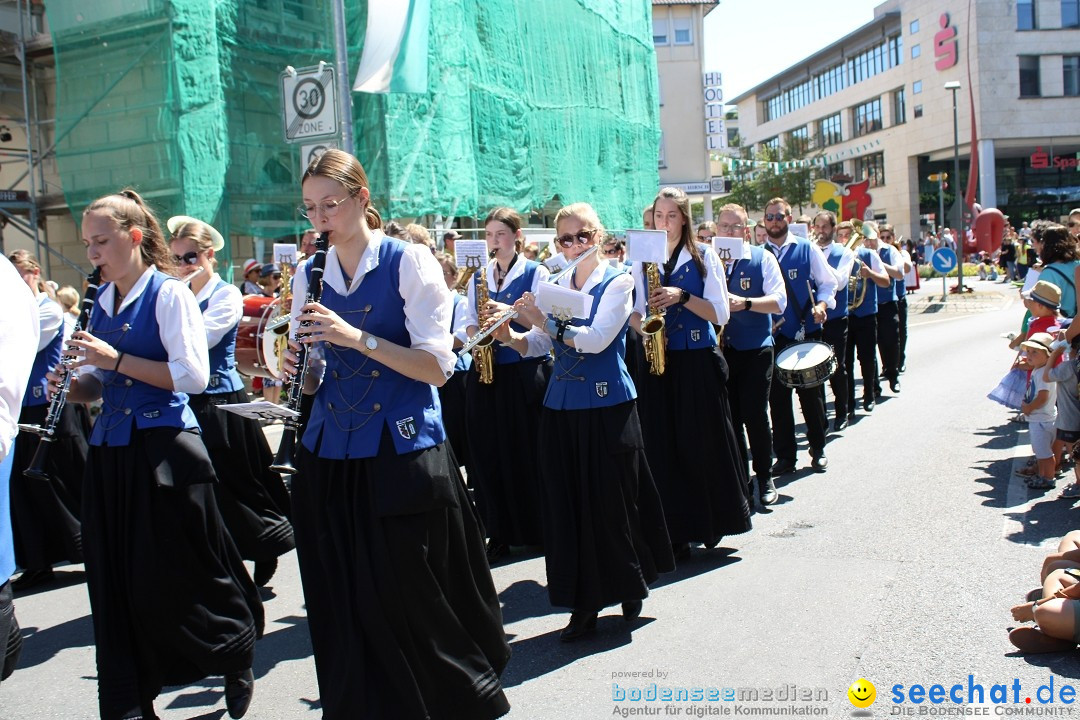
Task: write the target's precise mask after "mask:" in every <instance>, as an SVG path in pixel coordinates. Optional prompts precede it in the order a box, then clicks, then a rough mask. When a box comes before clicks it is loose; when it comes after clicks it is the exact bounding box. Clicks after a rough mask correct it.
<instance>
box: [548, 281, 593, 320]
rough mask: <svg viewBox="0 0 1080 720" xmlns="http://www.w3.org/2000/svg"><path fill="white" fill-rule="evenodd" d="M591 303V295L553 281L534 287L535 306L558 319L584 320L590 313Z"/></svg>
mask: <svg viewBox="0 0 1080 720" xmlns="http://www.w3.org/2000/svg"><path fill="white" fill-rule="evenodd" d="M592 304H593V296H592V295H590V294H588V293H583V292H579V291H577V290H571V289H570V288H565V287H563V286H562V285H556V284H555V283H540V285H539V286H538V287H537V289H536V306H537V307H538V308H540V309H541V310H542V311H544V312H545V313H547V314H548V315H551V316H552V317H554V318H556V319H559V320H569V319H570V318H581V319H582V320H584V319H586V318H588V317H589V315H590V314H591V313H592Z"/></svg>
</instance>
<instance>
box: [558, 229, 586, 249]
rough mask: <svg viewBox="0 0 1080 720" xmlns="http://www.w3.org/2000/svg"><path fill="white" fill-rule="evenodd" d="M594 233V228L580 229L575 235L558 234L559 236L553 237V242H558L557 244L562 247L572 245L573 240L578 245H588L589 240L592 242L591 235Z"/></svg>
mask: <svg viewBox="0 0 1080 720" xmlns="http://www.w3.org/2000/svg"><path fill="white" fill-rule="evenodd" d="M595 234H596V231H595V230H581V231H579V232H578V233H577V234H576V235H570V234H566V235H560V236H559V237H557V238H555V242H557V243H559V245H561V246H563V247H564V248H572V247H574V243H575V242H576V243H578V244H579V245H588V244H589V243H590V242H592V239H593V235H595Z"/></svg>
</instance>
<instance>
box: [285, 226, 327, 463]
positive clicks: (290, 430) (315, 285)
mask: <svg viewBox="0 0 1080 720" xmlns="http://www.w3.org/2000/svg"><path fill="white" fill-rule="evenodd" d="M329 240H330V233H329V232H325V233H319V236H318V237H317V238H315V255H313V256H312V258H311V283H310V284H309V285H308V292H307V297H305V298H304V304H305V305H307V304H308V303H313V302H319V298H320V297H321V296H322V278H323V268H324V267H326V250H327V247H329V244H330V243H329ZM307 325H308V323H307V322H306V321H304V320H301V321H300V328H303V327H305V326H307ZM296 337H297V338H299V337H300V329H299V328H298V329H297V331H296ZM310 357H311V354H310V353H309V352H308V346H307V345H301V346H300V352H299V355H298V357H297V362H296V375H294V376H293V379H292V384H291V385H289V399H288V401H287V402H286V403H285V407H287V408H288V409H289V410H292V411H293V412H295V413H299V412H300V399H301V398H302V397H303V394H304V379H305V378H306V377H307V371H308V360H309V358H310ZM299 432H300V418H299V416H297V417H295V418H292V417H290V418H287V419H286V420H285V429H284V431H283V432H282V433H281V444H280V445H278V451H277V455H275V456H274V464H273V465H271V466H270V469H271V470H272V471H274V472H277V473H281V474H282V475H295V474H296V437H297V435H298V434H299Z"/></svg>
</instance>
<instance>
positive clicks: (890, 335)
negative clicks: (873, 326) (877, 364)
mask: <svg viewBox="0 0 1080 720" xmlns="http://www.w3.org/2000/svg"><path fill="white" fill-rule="evenodd" d="M877 344H878V352H880V353H881V376H882V377H884V378H885V379H886V380H889V381H892V380H896V379H897V378H899V377H900V372H899V371H898V370H897V368H898V367H899V366H898V365H897V362H896V356H897V352H898V350H899V346H900V319H899V316H898V315H897V308H896V302H895V301H894V302H887V303H878V312H877ZM874 387H875V388H876V390H877V393H878V394H880V393H881V380H880V378H879V379H877V380H876V382H875V384H874Z"/></svg>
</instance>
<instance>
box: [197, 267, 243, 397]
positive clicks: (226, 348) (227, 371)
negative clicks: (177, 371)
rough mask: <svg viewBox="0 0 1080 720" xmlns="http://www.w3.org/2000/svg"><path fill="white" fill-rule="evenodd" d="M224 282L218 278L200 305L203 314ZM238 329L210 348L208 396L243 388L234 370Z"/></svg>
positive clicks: (227, 333)
mask: <svg viewBox="0 0 1080 720" xmlns="http://www.w3.org/2000/svg"><path fill="white" fill-rule="evenodd" d="M227 284H228V283H226V282H225V281H224V280H222V279H221V278H218V284H217V285H216V286H215V287H214V289H213V290H212V291H211V292H210V295H208V296H207V297H206V299H205V300H203V301H202V302H201V303H199V309H200V310H202V312H203V314H204V315H205V314H206V310H207V309H208V308H209V307H210V297H212V296H213V294H214V293H216V292H217V291H218V290H220V289H221V288H222V287H224V286H225V285H227ZM239 329H240V323H239V322H238V323H236V324H235V325H233V326H232V327H231V328H229V331H228V332H226V333H225V335H223V336H222V338H221V340H219V341H218V344H217V345H215V346H214V347H212V348H210V383H209V384H208V385H207V386H206V393H207V394H208V395H216V394H220V393H230V392H235V391H237V390H239V389H241V388H242V387H244V380H243V378H241V377H240V373H239V372H238V371H237V370H236V332H237V330H239Z"/></svg>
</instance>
